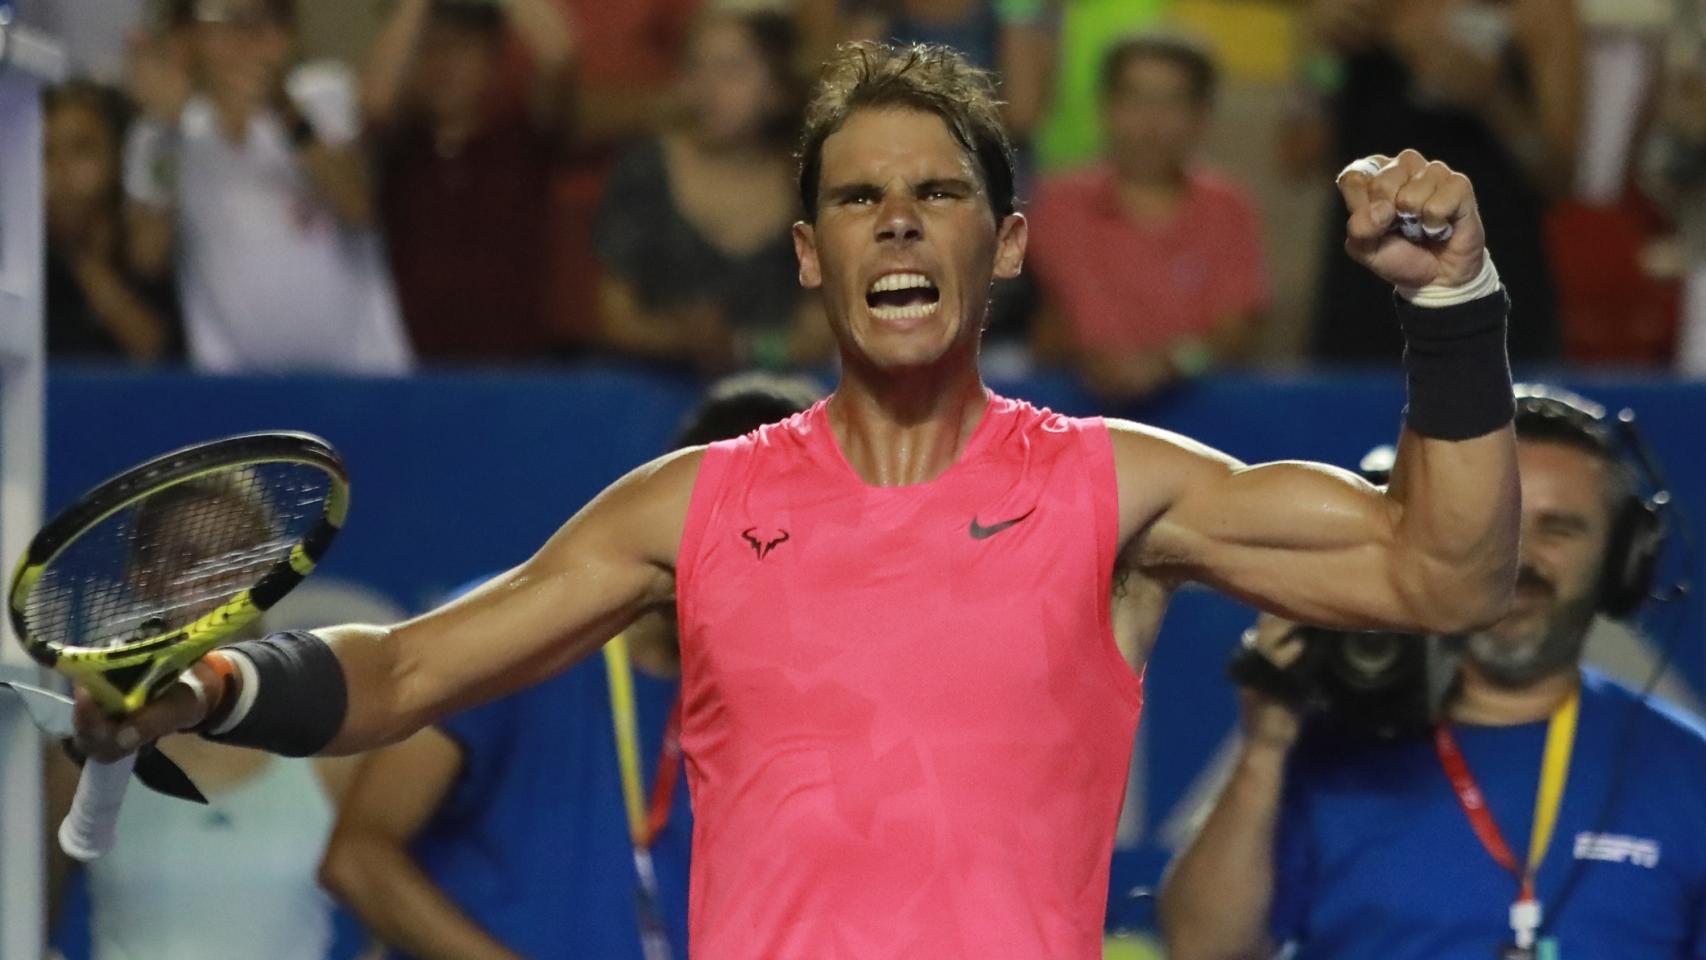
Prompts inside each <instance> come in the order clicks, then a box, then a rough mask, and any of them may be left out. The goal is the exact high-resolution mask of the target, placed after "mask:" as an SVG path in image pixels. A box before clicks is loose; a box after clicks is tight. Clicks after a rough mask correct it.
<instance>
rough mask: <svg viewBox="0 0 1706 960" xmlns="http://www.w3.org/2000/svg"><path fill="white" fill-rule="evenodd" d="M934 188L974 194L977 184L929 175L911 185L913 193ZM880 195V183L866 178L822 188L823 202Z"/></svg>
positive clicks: (966, 180) (881, 193)
mask: <svg viewBox="0 0 1706 960" xmlns="http://www.w3.org/2000/svg"><path fill="white" fill-rule="evenodd" d="M935 190H941V191H944V192H947V193H959V194H964V195H966V196H976V195H977V192H978V185H977V184H976V183H975V182H973V181H972V180H969V179H967V178H965V177H930V178H928V179H926V180H920V181H919V182H918V183H917V184H915V185H914V186H913V187H912V191H913V193H914V195H917V194H923V193H930V192H932V191H935ZM882 195H883V188H882V187H881V186H880V185H878V184H875V183H872V182H870V181H866V180H861V181H854V182H851V183H836V184H829V185H827V186H825V187H824V188H823V190H822V197H823V202H825V203H842V202H845V201H848V200H857V199H862V198H876V197H881V196H882Z"/></svg>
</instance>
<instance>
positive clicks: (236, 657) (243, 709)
mask: <svg viewBox="0 0 1706 960" xmlns="http://www.w3.org/2000/svg"><path fill="white" fill-rule="evenodd" d="M219 655H220V656H222V657H227V658H229V659H230V660H231V665H232V666H234V667H236V668H237V675H238V676H239V677H241V678H242V680H241V681H240V682H239V683H238V684H237V702H236V703H235V704H233V705H232V707H231V712H230V713H228V714H226V715H225V719H224V720H223V721H222V722H221V723H220V724H219V726H217V727H214V728H213V729H211V730H209V731H207V732H208V733H210V734H212V735H213V736H216V737H217V736H219V735H220V734H225V733H230V732H231V729H232V728H233V727H235V726H237V724H239V723H242V722H243V718H244V717H246V716H248V715H249V709H250V708H251V707H253V706H254V705H255V695H256V694H258V693H260V690H261V677H260V674H259V673H258V672H257V671H256V670H255V662H254V661H253V660H250V659H249V658H248V657H247V656H246V655H244V654H243V653H242V652H241V651H237V650H231V649H226V650H221V651H219Z"/></svg>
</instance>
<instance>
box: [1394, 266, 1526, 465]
mask: <svg viewBox="0 0 1706 960" xmlns="http://www.w3.org/2000/svg"><path fill="white" fill-rule="evenodd" d="M1394 299H1395V301H1396V303H1397V307H1398V323H1399V325H1400V326H1401V327H1402V328H1403V330H1404V371H1405V373H1406V374H1407V379H1408V381H1409V404H1408V406H1406V407H1405V408H1404V420H1405V423H1406V424H1407V425H1408V426H1409V427H1410V429H1412V430H1414V431H1416V432H1417V433H1419V434H1421V435H1422V436H1424V437H1431V438H1433V439H1436V440H1468V439H1470V438H1472V437H1480V436H1485V435H1486V434H1489V433H1492V432H1493V431H1494V430H1497V429H1498V428H1500V427H1502V426H1504V425H1505V424H1507V423H1509V422H1511V419H1512V418H1513V417H1515V416H1516V399H1515V397H1514V396H1513V394H1512V392H1511V368H1510V361H1509V360H1508V359H1507V358H1506V356H1505V318H1506V317H1507V316H1508V315H1509V313H1510V298H1509V297H1508V296H1506V295H1505V290H1504V288H1503V287H1500V288H1499V289H1498V292H1496V293H1493V294H1489V295H1488V296H1485V297H1480V298H1477V299H1475V300H1470V301H1469V302H1467V303H1459V304H1454V305H1452V306H1449V307H1418V306H1416V305H1415V304H1413V303H1411V302H1409V301H1408V300H1405V299H1404V298H1402V297H1398V296H1396V295H1394Z"/></svg>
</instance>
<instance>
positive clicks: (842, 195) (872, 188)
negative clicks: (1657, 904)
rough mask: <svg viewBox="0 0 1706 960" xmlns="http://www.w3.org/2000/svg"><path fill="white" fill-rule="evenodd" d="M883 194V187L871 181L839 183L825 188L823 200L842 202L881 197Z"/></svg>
mask: <svg viewBox="0 0 1706 960" xmlns="http://www.w3.org/2000/svg"><path fill="white" fill-rule="evenodd" d="M882 195H883V188H882V187H879V186H877V185H876V184H874V183H871V182H869V181H859V182H855V183H837V184H832V185H830V186H826V187H824V188H823V200H824V201H825V202H828V203H840V202H842V201H845V200H855V199H858V198H861V197H880V196H882Z"/></svg>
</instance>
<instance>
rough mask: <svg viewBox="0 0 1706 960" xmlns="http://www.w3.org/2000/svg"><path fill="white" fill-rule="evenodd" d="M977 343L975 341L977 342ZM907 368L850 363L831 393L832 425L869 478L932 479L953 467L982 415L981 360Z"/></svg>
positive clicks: (889, 483) (887, 483) (889, 481)
mask: <svg viewBox="0 0 1706 960" xmlns="http://www.w3.org/2000/svg"><path fill="white" fill-rule="evenodd" d="M972 350H973V351H975V350H976V346H975V345H973V346H972ZM951 357H952V354H950V357H945V358H943V362H942V363H941V364H939V365H938V366H939V367H941V368H942V369H941V370H927V371H917V370H910V371H907V372H905V373H903V374H894V373H889V372H885V371H876V370H870V369H866V368H864V367H863V366H862V365H859V364H855V363H849V362H845V361H846V359H847V358H843V359H844V364H843V365H844V368H845V370H846V372H845V373H844V374H843V376H842V379H841V383H840V385H839V386H837V387H836V390H835V394H834V395H833V396H831V397H830V398H829V407H828V413H829V425H830V429H832V430H833V431H834V432H835V439H836V442H837V443H838V444H840V446H841V451H842V454H843V456H845V457H846V458H847V462H848V463H850V464H852V466H853V469H854V470H855V471H856V472H857V473H858V474H859V476H860V477H861V478H863V479H864V480H865V482H866V483H870V484H875V485H876V486H882V487H896V486H905V485H908V484H914V483H926V482H928V481H930V480H933V479H935V478H936V477H939V476H941V475H942V474H943V473H945V472H947V470H948V468H949V467H951V466H953V465H954V462H955V461H956V460H958V459H959V457H960V454H961V453H963V452H964V451H965V446H966V442H967V441H968V440H969V439H970V438H971V435H972V432H973V431H975V430H976V429H977V425H978V424H979V423H980V422H981V421H982V420H983V413H984V408H985V406H986V402H987V401H986V396H987V394H986V391H985V390H984V386H983V380H982V379H981V378H980V377H979V376H978V373H977V366H976V364H975V363H956V364H950V363H949V362H948V361H949V360H950V358H951Z"/></svg>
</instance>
